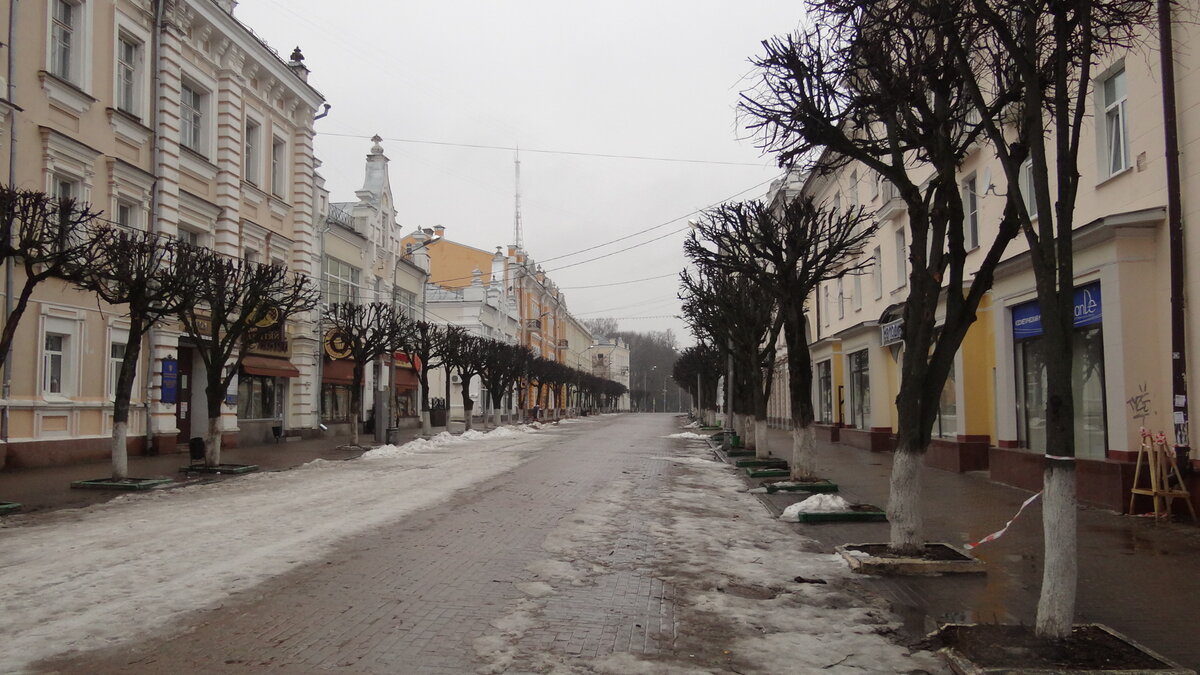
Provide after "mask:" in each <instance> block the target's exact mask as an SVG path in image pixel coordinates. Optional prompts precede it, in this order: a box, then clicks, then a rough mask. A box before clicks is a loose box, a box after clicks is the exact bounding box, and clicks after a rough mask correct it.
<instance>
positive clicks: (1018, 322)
mask: <svg viewBox="0 0 1200 675" xmlns="http://www.w3.org/2000/svg"><path fill="white" fill-rule="evenodd" d="M1102 319H1103V303H1102V302H1101V300H1100V282H1099V281H1093V282H1092V283H1090V284H1087V285H1086V286H1080V287H1078V288H1076V289H1075V318H1074V320H1073V321H1072V325H1073V326H1074V327H1076V328H1080V327H1083V326H1091V325H1094V324H1098V323H1100V322H1101V320H1102ZM1012 324H1013V329H1012V330H1013V339H1014V340H1023V339H1026V338H1034V337H1038V336H1039V335H1041V334H1042V310H1041V308H1039V307H1038V303H1037V300H1031V301H1029V302H1024V303H1021V304H1019V305H1016V306H1014V307H1013V308H1012Z"/></svg>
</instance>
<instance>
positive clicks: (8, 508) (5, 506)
mask: <svg viewBox="0 0 1200 675" xmlns="http://www.w3.org/2000/svg"><path fill="white" fill-rule="evenodd" d="M20 510H21V505H20V504H18V503H16V502H0V516H3V515H7V514H9V513H14V512H16V511H20Z"/></svg>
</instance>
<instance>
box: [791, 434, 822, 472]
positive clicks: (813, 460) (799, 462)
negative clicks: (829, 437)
mask: <svg viewBox="0 0 1200 675" xmlns="http://www.w3.org/2000/svg"><path fill="white" fill-rule="evenodd" d="M816 477H817V432H816V430H815V429H813V427H812V425H811V424H810V425H809V426H806V427H795V428H793V429H792V480H813V479H815V478H816Z"/></svg>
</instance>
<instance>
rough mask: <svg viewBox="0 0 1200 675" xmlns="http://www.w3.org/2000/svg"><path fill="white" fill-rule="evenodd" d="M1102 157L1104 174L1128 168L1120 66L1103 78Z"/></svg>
mask: <svg viewBox="0 0 1200 675" xmlns="http://www.w3.org/2000/svg"><path fill="white" fill-rule="evenodd" d="M1103 90H1104V154H1105V157H1104V159H1105V160H1106V162H1107V165H1106V167H1105V170H1104V171H1103V172H1102V173H1103V174H1105V175H1108V176H1113V175H1116V174H1118V173H1120V172H1122V171H1124V170H1125V169H1128V168H1129V166H1130V165H1129V133H1128V129H1127V128H1128V125H1129V120H1128V119H1127V115H1128V113H1127V112H1126V98H1125V96H1126V92H1125V69H1124V68H1123V67H1122V68H1121V69H1119V70H1117V71H1116V72H1115V73H1113V74H1111V75H1109V76H1108V77H1107V78H1105V80H1104V85H1103Z"/></svg>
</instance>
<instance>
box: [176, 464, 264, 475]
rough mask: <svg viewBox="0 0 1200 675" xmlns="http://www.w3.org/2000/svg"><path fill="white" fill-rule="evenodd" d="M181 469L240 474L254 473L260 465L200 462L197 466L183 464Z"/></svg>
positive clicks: (184, 470)
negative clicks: (212, 464) (206, 463)
mask: <svg viewBox="0 0 1200 675" xmlns="http://www.w3.org/2000/svg"><path fill="white" fill-rule="evenodd" d="M179 470H180V471H183V472H188V471H194V472H196V473H221V474H224V473H228V474H239V473H253V472H255V471H258V465H257V464H217V465H215V466H204V465H200V464H198V465H196V466H183V467H180V468H179Z"/></svg>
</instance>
